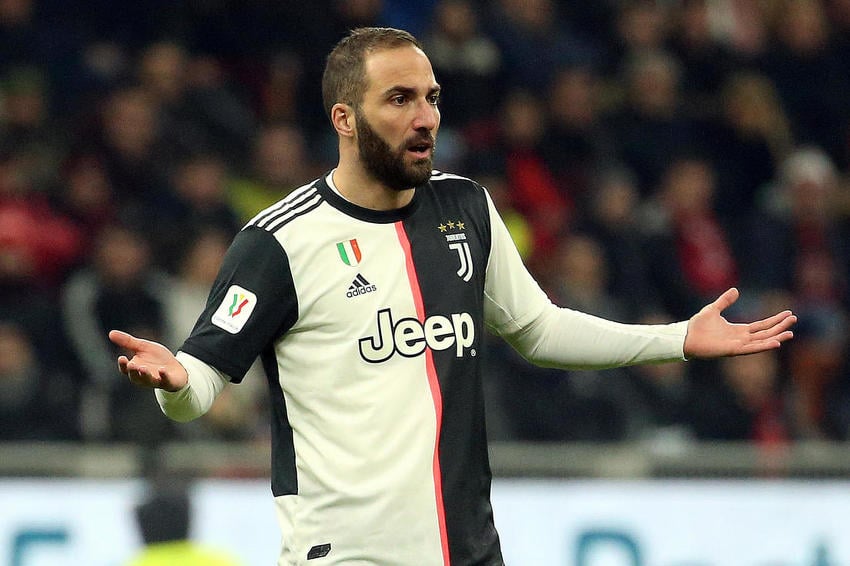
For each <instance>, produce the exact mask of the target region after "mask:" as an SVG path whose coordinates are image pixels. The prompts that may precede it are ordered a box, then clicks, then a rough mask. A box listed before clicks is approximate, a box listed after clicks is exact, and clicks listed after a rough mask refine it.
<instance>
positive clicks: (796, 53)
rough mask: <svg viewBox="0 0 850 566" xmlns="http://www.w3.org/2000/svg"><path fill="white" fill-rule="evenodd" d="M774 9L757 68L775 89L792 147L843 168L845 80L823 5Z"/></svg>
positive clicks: (849, 86) (847, 107) (849, 119)
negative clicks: (811, 150) (768, 41)
mask: <svg viewBox="0 0 850 566" xmlns="http://www.w3.org/2000/svg"><path fill="white" fill-rule="evenodd" d="M778 4H780V5H781V6H782V10H781V11H780V12H778V14H777V22H776V26H775V30H774V41H773V43H772V46H771V49H769V50H767V51H766V52H765V54H764V55H763V56H762V57H761V59H760V61H759V68H760V69H761V70H762V72H763V73H764V74H766V75H767V76H768V77H770V79H771V80H772V81H773V83H774V85H776V89H777V91H778V92H779V96H780V98H781V99H782V105H783V107H784V108H785V111H786V112H787V114H788V117H789V119H790V122H791V129H792V132H793V134H794V139H795V140H796V141H797V143H799V144H803V145H815V146H818V147H821V148H823V149H824V150H825V151H826V152H827V154H828V155H829V156H830V158H831V159H832V160H833V161H834V162H835V163H837V164H838V166H839V167H842V168H843V167H847V166H848V164H850V162H849V161H848V157H850V155H848V149H847V140H848V129H850V99H848V97H847V95H846V93H847V92H848V91H849V90H850V76H848V75H847V73H846V72H845V70H846V63H844V62H842V61H841V59H842V57H843V56H844V55H843V54H841V53H839V52H837V51H836V49H835V44H834V43H833V41H832V37H831V35H830V23H829V21H828V20H827V14H826V10H825V8H824V5H823V2H822V1H821V0H786V1H785V2H780V3H778ZM845 55H846V54H845Z"/></svg>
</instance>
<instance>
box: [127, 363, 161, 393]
mask: <svg viewBox="0 0 850 566" xmlns="http://www.w3.org/2000/svg"><path fill="white" fill-rule="evenodd" d="M120 364H121V362H120V360H119V366H120ZM125 369H126V371H124V372H122V373H124V374H125V375H127V377H129V378H130V382H131V383H134V384H136V385H142V386H144V387H162V383H163V380H164V378H165V368H161V367H160V368H156V369H151V368H149V367H148V366H145V365H140V364H136V363H134V362H133V361H132V360H131V361H128V362H127V363H126V364H125Z"/></svg>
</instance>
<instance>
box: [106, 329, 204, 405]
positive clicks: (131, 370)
mask: <svg viewBox="0 0 850 566" xmlns="http://www.w3.org/2000/svg"><path fill="white" fill-rule="evenodd" d="M109 339H110V340H111V341H112V343H113V344H115V345H116V346H119V347H121V348H123V349H125V350H129V352H130V353H131V356H132V357H131V358H128V357H127V356H118V370H119V371H120V372H121V373H123V374H124V375H126V376H127V377H129V378H130V381H131V382H132V383H135V384H136V385H141V386H144V387H152V388H156V389H163V390H165V391H172V392H173V391H178V390H180V389H183V387H185V386H186V384H187V383H188V382H189V375H188V374H187V373H186V369H185V368H184V367H183V366H182V364H180V362H178V361H177V358H175V357H174V354H172V353H171V351H170V350H169V349H168V348H166V347H165V346H163V345H162V344H158V343H156V342H151V341H150V340H143V339H141V338H136V337H135V336H132V335H130V334H127V333H126V332H121V331H120V330H111V331H110V332H109Z"/></svg>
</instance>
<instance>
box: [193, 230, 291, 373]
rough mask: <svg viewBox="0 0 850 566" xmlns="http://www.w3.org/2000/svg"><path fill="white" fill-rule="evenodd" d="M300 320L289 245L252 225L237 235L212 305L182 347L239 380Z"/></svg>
mask: <svg viewBox="0 0 850 566" xmlns="http://www.w3.org/2000/svg"><path fill="white" fill-rule="evenodd" d="M297 318H298V299H297V296H296V293H295V286H294V284H293V280H292V273H291V271H290V268H289V260H288V258H287V255H286V252H285V250H284V248H283V246H282V245H281V244H280V242H279V241H278V240H277V239H276V238H275V236H274V235H273V234H272V233H270V232H268V231H266V230H263V229H261V228H256V227H248V228H246V229H244V230H243V231H241V232H240V233H239V234H237V236H236V238H234V240H233V243H232V244H231V246H230V249H229V250H228V251H227V254H226V255H225V257H224V260H223V262H222V266H221V269H220V271H219V273H218V276H217V277H216V280H215V283H213V286H212V289H211V290H210V295H209V297H208V299H207V304H206V307H205V308H204V311H203V313H201V315H200V317H199V318H198V321H197V322H196V323H195V327H194V328H193V330H192V333H191V334H190V336H189V337H188V338H187V339H186V341H185V342H184V343H183V346H182V347H181V348H180V350H181V351H183V352H186V353H188V354H191V355H192V356H194V357H196V358H198V359H200V360H202V361H204V362H206V363H208V364H209V365H211V366H213V367H215V368H216V369H218V370H219V371H221V372H223V373H225V374H227V375H228V376H229V377H230V378H231V380H232V381H233V382H239V381H241V380H242V378H243V377H244V375H245V373H246V372H247V371H248V369H249V368H250V367H251V365H252V364H253V363H254V361H255V360H256V359H257V357H258V356H259V355H260V354H261V353H262V352H263V351H264V350H266V349H267V348H270V347H272V346H273V344H274V341H275V340H276V339H277V338H279V337H280V336H282V335H283V334H284V333H285V332H286V331H287V330H288V329H289V328H291V327H292V325H293V324H295V321H296V320H297Z"/></svg>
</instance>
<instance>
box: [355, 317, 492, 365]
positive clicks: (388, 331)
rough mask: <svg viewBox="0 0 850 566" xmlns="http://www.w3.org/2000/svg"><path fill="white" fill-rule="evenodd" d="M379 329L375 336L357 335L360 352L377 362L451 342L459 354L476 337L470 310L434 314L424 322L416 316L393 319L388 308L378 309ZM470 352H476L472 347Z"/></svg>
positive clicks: (409, 354) (364, 357)
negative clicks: (449, 313) (395, 355)
mask: <svg viewBox="0 0 850 566" xmlns="http://www.w3.org/2000/svg"><path fill="white" fill-rule="evenodd" d="M377 324H378V332H377V334H376V335H375V336H368V337H366V338H361V339H360V355H361V356H362V357H363V359H364V360H366V361H367V362H372V363H380V362H385V361H387V360H388V359H390V358H391V357H392V356H393V354H395V353H396V352H398V354H399V355H402V356H404V357H406V358H412V357H414V356H418V355H419V354H421V353H422V352H424V351H425V348H426V347H428V348H431V349H432V350H448V349H449V348H451V347H452V346H454V349H455V356H457V357H458V358H460V357H462V356H463V354H464V352H465V350H466V349H467V348H469V347H470V346H472V343H473V342H474V341H475V325H474V323H473V321H472V316H471V315H470V314H469V313H465V312H464V313H460V314H453V315H451V317H447V316H441V315H434V316H429V317H428V318H426V319H425V322H424V323H421V322H419V320H417V319H415V318H402V319H400V320H398V321H395V322H393V315H392V313H391V312H390V309H381V310H379V311H378V320H377ZM470 353H471V355H475V351H474V350H472V351H471V352H470Z"/></svg>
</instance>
